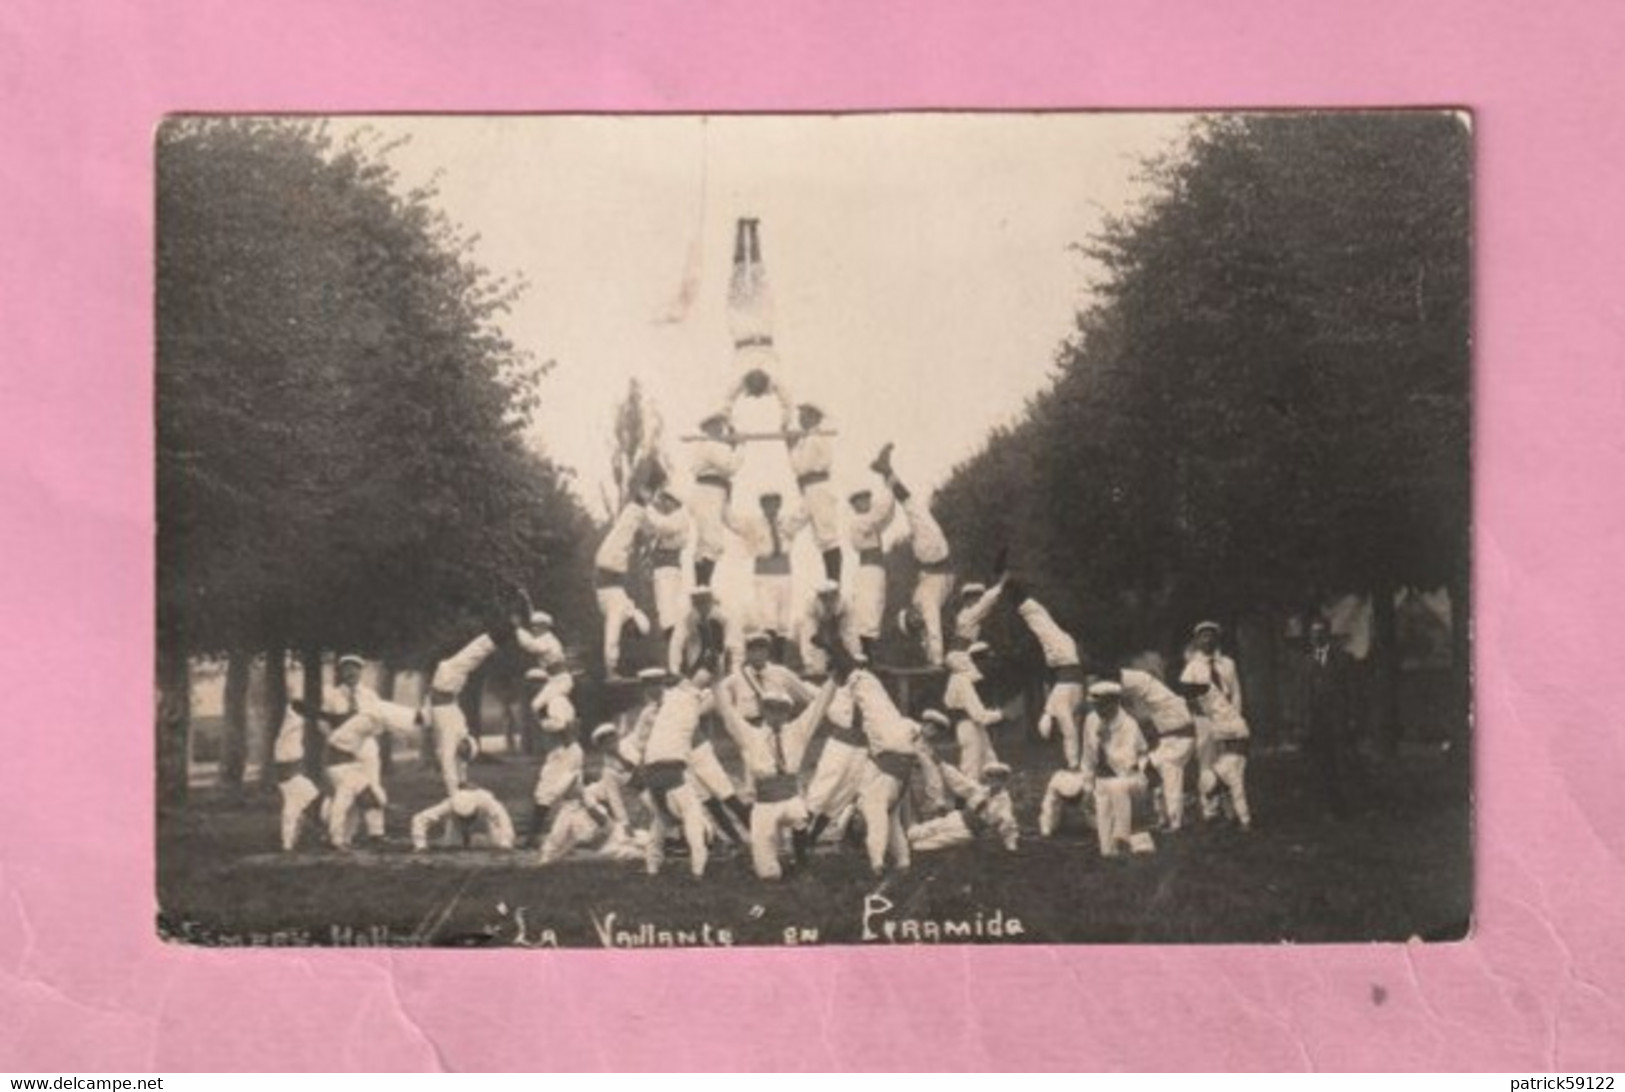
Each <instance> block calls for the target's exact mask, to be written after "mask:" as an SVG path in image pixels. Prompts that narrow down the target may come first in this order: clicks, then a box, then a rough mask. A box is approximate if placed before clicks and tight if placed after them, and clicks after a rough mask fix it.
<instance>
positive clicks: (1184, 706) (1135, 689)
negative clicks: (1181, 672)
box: [1118, 667, 1191, 732]
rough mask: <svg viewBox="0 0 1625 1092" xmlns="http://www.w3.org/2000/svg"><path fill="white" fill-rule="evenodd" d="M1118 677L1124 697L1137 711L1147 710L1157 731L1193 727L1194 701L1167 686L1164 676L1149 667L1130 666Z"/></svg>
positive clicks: (1149, 718) (1147, 717) (1144, 711)
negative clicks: (1162, 678) (1146, 668)
mask: <svg viewBox="0 0 1625 1092" xmlns="http://www.w3.org/2000/svg"><path fill="white" fill-rule="evenodd" d="M1118 677H1119V680H1120V682H1121V684H1122V687H1123V697H1124V698H1125V699H1126V700H1127V701H1128V702H1130V703H1131V704H1132V705H1133V706H1134V707H1135V711H1136V712H1138V713H1143V714H1144V715H1145V717H1146V719H1147V720H1149V721H1150V722H1151V726H1152V727H1153V728H1155V729H1156V730H1157V731H1159V732H1173V731H1177V730H1178V729H1180V728H1189V727H1190V724H1191V708H1190V703H1189V702H1187V701H1186V700H1185V699H1184V698H1182V697H1180V696H1179V695H1178V694H1176V693H1174V692H1173V691H1172V690H1170V689H1168V687H1166V686H1164V685H1163V683H1162V680H1161V679H1159V678H1157V677H1156V676H1155V675H1153V674H1151V673H1150V672H1149V671H1137V670H1135V669H1134V668H1129V667H1125V668H1124V669H1123V670H1122V671H1121V672H1119V673H1118Z"/></svg>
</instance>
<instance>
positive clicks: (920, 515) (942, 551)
mask: <svg viewBox="0 0 1625 1092" xmlns="http://www.w3.org/2000/svg"><path fill="white" fill-rule="evenodd" d="M903 516H904V517H905V518H906V519H907V520H908V534H909V539H910V541H911V542H913V544H914V560H916V561H918V562H919V563H920V564H921V565H941V564H942V563H943V562H945V561H947V560H948V557H949V550H948V536H947V535H945V534H943V533H942V525H941V524H940V523H938V522H937V517H935V516H933V515H932V514H931V506H930V504H929V503H927V502H926V501H925V500H924V499H923V498H921V497H920V496H919V494H911V495H910V496H909V498H908V500H906V501H904V502H903Z"/></svg>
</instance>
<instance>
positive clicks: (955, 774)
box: [937, 762, 1021, 853]
mask: <svg viewBox="0 0 1625 1092" xmlns="http://www.w3.org/2000/svg"><path fill="white" fill-rule="evenodd" d="M937 768H938V769H939V770H940V771H941V773H942V780H943V781H944V782H945V783H946V784H947V786H948V788H949V790H950V791H952V792H953V794H954V795H955V796H957V797H959V798H960V799H961V800H963V801H964V802H965V805H966V806H967V807H968V808H970V810H971V811H972V812H974V813H975V815H976V818H977V819H978V820H980V821H981V822H982V823H985V824H987V826H988V827H990V828H991V829H992V831H993V833H994V835H995V836H996V837H997V838H998V839H999V841H1001V842H1003V843H1004V848H1005V849H1008V850H1010V851H1011V852H1012V853H1014V852H1015V850H1016V846H1017V845H1018V844H1019V843H1020V841H1021V824H1020V823H1018V822H1017V821H1016V805H1015V802H1014V801H1013V800H1011V799H1010V793H1009V792H1007V791H1006V790H1004V789H1000V790H999V791H998V792H992V791H990V790H989V789H988V787H987V786H986V785H983V784H981V783H980V782H976V781H972V780H971V779H970V778H968V777H966V776H965V774H964V771H962V770H960V768H959V767H958V766H954V765H952V764H950V763H947V762H942V763H938V764H937Z"/></svg>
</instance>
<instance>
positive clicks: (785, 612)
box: [751, 573, 794, 637]
mask: <svg viewBox="0 0 1625 1092" xmlns="http://www.w3.org/2000/svg"><path fill="white" fill-rule="evenodd" d="M754 585H755V586H754V590H755V592H756V598H755V601H754V602H753V603H752V608H753V609H752V612H751V618H752V620H753V621H754V622H755V624H756V628H757V629H762V630H769V629H770V630H772V631H773V632H774V633H777V634H778V635H779V636H781V637H789V636H790V634H791V633H792V632H794V631H793V630H792V629H791V628H790V627H791V619H792V617H793V616H794V612H793V611H792V610H791V605H790V590H791V588H790V574H789V573H783V574H778V573H772V574H766V575H764V574H757V575H756V577H755V578H754Z"/></svg>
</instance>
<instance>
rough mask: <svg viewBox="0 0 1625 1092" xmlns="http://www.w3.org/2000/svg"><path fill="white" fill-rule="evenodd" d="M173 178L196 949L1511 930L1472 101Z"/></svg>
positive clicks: (822, 122)
mask: <svg viewBox="0 0 1625 1092" xmlns="http://www.w3.org/2000/svg"><path fill="white" fill-rule="evenodd" d="M155 163H156V166H155V169H156V172H157V187H156V190H157V244H156V250H157V301H156V306H157V316H156V318H157V322H156V328H157V403H156V419H157V441H158V447H157V483H158V557H157V570H158V571H157V583H158V630H157V634H156V641H157V653H158V663H159V669H160V671H159V674H160V679H159V691H160V693H159V701H158V704H157V739H158V747H157V767H156V771H155V773H156V778H157V784H158V787H159V801H160V803H159V821H158V856H159V860H158V888H159V891H158V894H159V904H160V913H159V922H158V925H159V930H160V932H161V933H162V934H163V935H164V936H166V937H168V938H170V939H172V940H177V941H181V942H188V943H195V944H202V945H292V946H300V945H329V946H353V945H368V946H371V945H387V946H395V945H399V946H471V947H485V946H489V947H611V948H650V947H669V946H682V947H702V946H734V945H830V944H859V943H986V944H999V943H1128V942H1133V943H1162V942H1168V943H1193V942H1194V943H1210V942H1277V941H1296V942H1331V941H1338V942H1348V941H1403V940H1407V939H1411V938H1422V939H1456V938H1460V937H1462V936H1464V935H1465V934H1466V932H1467V930H1468V928H1469V923H1470V920H1471V914H1472V894H1471V892H1472V863H1471V861H1472V858H1471V779H1470V765H1469V758H1468V756H1469V753H1470V746H1471V734H1470V731H1469V723H1470V707H1471V702H1470V677H1469V668H1468V664H1469V645H1468V641H1469V632H1470V630H1469V618H1470V613H1471V603H1470V602H1469V599H1468V595H1469V589H1470V586H1471V585H1470V579H1469V575H1470V556H1469V543H1470V524H1471V511H1470V497H1471V491H1470V465H1469V447H1470V443H1469V441H1470V422H1471V399H1470V382H1469V376H1470V343H1469V322H1470V304H1471V288H1470V278H1469V266H1470V262H1469V259H1470V247H1471V231H1470V225H1471V215H1470V211H1471V205H1470V192H1471V186H1470V183H1471V164H1472V128H1471V124H1470V121H1469V119H1468V118H1467V116H1466V115H1464V114H1462V113H1458V112H1449V111H1419V110H1418V111H1366V112H1355V111H1319V112H1278V113H1205V114H1179V113H1045V114H1001V113H972V114H954V113H899V114H859V115H718V116H700V115H683V116H677V115H626V116H615V115H582V116H568V115H562V116H518V115H512V116H490V117H485V116H450V115H448V116H387V117H386V116H380V117H357V116H335V117H328V118H316V117H247V116H180V117H174V118H171V119H169V120H168V121H166V122H165V123H164V124H163V126H162V127H161V128H160V130H159V132H158V134H157V137H156V160H155Z"/></svg>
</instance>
